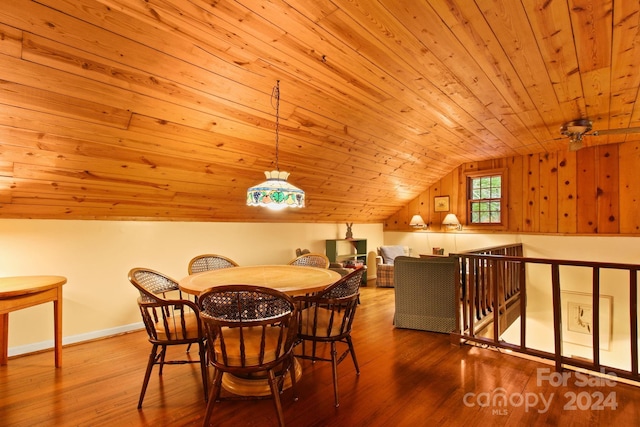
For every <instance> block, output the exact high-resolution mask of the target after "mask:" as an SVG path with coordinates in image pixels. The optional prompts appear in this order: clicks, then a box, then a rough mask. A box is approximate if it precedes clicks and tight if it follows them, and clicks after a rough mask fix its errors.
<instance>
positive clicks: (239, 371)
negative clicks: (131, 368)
mask: <svg viewBox="0 0 640 427" xmlns="http://www.w3.org/2000/svg"><path fill="white" fill-rule="evenodd" d="M198 305H199V307H200V312H201V317H202V321H203V324H204V328H205V335H206V336H207V347H208V350H209V361H210V363H211V364H212V365H213V366H214V367H215V374H214V378H213V381H212V384H211V391H210V395H209V402H208V404H207V410H206V415H205V420H204V425H205V426H208V425H209V423H210V420H211V414H212V412H213V408H214V405H215V403H216V401H219V400H225V399H247V398H256V399H261V398H268V397H269V396H236V395H229V394H225V395H224V396H223V395H222V393H221V388H222V375H223V374H225V373H226V374H227V375H229V374H231V375H234V376H237V377H241V378H243V379H248V380H258V381H260V380H262V381H266V383H268V386H269V389H270V391H271V397H272V398H273V402H274V406H275V409H276V413H277V416H278V422H279V424H280V425H281V426H284V414H283V411H282V405H281V403H280V393H281V392H282V390H283V387H284V379H285V374H286V373H287V372H289V375H288V378H290V379H291V386H292V391H293V394H294V400H297V396H296V394H295V369H294V368H293V367H294V361H293V346H294V344H295V340H296V333H297V327H296V320H297V317H296V306H295V304H294V302H293V299H291V297H289V296H288V295H286V294H284V293H282V292H280V291H277V290H274V289H270V288H265V287H258V286H250V285H227V286H216V287H214V288H212V289H210V290H208V291H205V292H204V293H202V294H201V295H200V297H199V298H198Z"/></svg>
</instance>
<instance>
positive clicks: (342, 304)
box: [295, 268, 364, 341]
mask: <svg viewBox="0 0 640 427" xmlns="http://www.w3.org/2000/svg"><path fill="white" fill-rule="evenodd" d="M363 273H364V269H363V268H359V269H357V270H355V271H353V272H351V273H349V274H347V275H346V276H344V277H342V278H341V279H340V280H338V281H337V282H336V283H334V284H333V285H330V286H328V287H327V288H325V289H324V290H323V291H321V292H319V293H318V294H316V295H305V296H298V297H296V298H295V301H296V302H297V304H298V305H299V313H300V316H299V319H298V322H299V323H298V335H299V336H300V337H302V338H304V339H311V340H317V341H336V340H341V339H342V338H344V337H346V336H348V335H349V334H350V333H351V327H352V325H353V319H354V318H355V313H356V307H357V306H358V301H359V296H360V293H359V289H360V283H361V281H362V274H363Z"/></svg>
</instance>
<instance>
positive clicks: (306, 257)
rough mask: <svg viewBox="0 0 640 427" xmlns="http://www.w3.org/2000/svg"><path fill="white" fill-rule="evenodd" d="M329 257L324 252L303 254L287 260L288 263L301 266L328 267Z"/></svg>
mask: <svg viewBox="0 0 640 427" xmlns="http://www.w3.org/2000/svg"><path fill="white" fill-rule="evenodd" d="M329 264H330V262H329V258H327V256H326V255H324V254H313V253H309V254H303V255H300V256H299V257H297V258H295V259H293V260H291V261H289V265H301V266H303V267H318V268H329Z"/></svg>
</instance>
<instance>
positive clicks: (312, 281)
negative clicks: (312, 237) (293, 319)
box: [179, 265, 342, 296]
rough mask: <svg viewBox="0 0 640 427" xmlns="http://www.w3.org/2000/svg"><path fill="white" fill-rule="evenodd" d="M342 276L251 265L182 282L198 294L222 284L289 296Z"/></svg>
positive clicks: (184, 287) (319, 270) (186, 289)
mask: <svg viewBox="0 0 640 427" xmlns="http://www.w3.org/2000/svg"><path fill="white" fill-rule="evenodd" d="M341 277H342V276H341V275H340V273H337V272H335V271H332V270H329V269H326V268H316V267H303V266H297V265H251V266H244V267H243V266H241V267H230V268H223V269H219V270H210V271H204V272H202V273H196V274H192V275H191V276H187V277H185V278H184V279H182V280H180V282H179V285H180V289H182V291H184V292H187V293H190V294H195V295H198V294H200V293H202V291H204V290H206V289H209V288H211V287H214V286H220V285H257V286H264V287H268V288H272V289H277V290H279V291H281V292H284V293H286V294H289V295H292V296H293V295H302V294H305V293H310V292H317V291H320V290H322V289H324V288H325V287H327V286H328V285H331V284H332V283H335V282H337V281H338V280H340V278H341Z"/></svg>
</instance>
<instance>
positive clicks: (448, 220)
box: [442, 213, 462, 230]
mask: <svg viewBox="0 0 640 427" xmlns="http://www.w3.org/2000/svg"><path fill="white" fill-rule="evenodd" d="M442 225H446V226H447V227H449V228H457V229H458V230H460V229H462V225H461V224H460V221H458V217H457V216H456V214H453V213H450V214H447V215H446V216H445V217H444V219H443V220H442Z"/></svg>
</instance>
